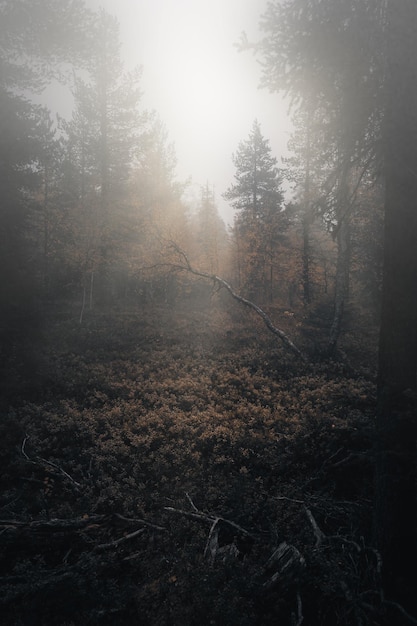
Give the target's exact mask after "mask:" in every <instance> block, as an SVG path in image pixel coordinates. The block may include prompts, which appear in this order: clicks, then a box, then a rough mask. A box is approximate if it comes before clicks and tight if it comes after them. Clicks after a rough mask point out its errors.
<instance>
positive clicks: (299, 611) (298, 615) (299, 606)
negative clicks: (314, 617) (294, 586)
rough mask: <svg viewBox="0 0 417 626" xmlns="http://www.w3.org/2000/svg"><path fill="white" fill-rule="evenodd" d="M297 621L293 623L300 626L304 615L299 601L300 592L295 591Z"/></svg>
mask: <svg viewBox="0 0 417 626" xmlns="http://www.w3.org/2000/svg"><path fill="white" fill-rule="evenodd" d="M297 618H298V619H297V623H296V624H295V626H301V624H302V623H303V621H304V615H303V603H302V601H301V595H300V592H299V591H297Z"/></svg>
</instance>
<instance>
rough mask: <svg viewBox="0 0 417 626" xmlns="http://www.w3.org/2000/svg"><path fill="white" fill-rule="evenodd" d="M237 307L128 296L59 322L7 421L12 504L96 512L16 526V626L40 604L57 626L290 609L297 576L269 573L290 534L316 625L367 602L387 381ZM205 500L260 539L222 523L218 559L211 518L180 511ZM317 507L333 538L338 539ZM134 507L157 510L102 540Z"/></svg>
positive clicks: (247, 617)
mask: <svg viewBox="0 0 417 626" xmlns="http://www.w3.org/2000/svg"><path fill="white" fill-rule="evenodd" d="M232 314H233V307H232ZM233 315H234V319H233V318H231V317H230V315H229V313H226V312H224V311H223V310H222V309H221V308H217V307H216V308H212V309H211V310H209V311H205V312H203V311H201V312H199V313H198V312H195V313H190V312H189V311H188V310H187V309H184V308H181V309H177V310H176V311H172V310H171V311H170V310H169V309H164V308H159V309H155V308H153V309H142V310H141V311H137V312H133V311H132V310H128V309H123V310H113V311H109V312H107V313H102V314H100V315H98V314H97V315H92V314H90V316H89V317H87V318H86V320H85V324H84V325H83V326H82V327H81V328H80V327H78V325H77V322H76V320H74V322H70V321H65V322H61V323H60V324H54V325H53V326H51V328H50V330H49V332H48V333H47V338H48V342H47V344H45V345H49V348H45V351H46V353H45V358H44V359H43V360H42V362H40V363H39V377H40V380H39V387H38V389H37V390H36V389H35V390H33V389H32V391H31V392H30V393H28V394H27V396H26V398H24V397H23V396H22V394H20V396H16V398H15V400H14V401H11V404H10V406H9V409H8V417H7V419H6V418H5V419H4V420H3V423H2V438H1V441H2V445H1V456H2V465H3V467H4V468H5V471H4V472H3V475H2V480H1V487H2V496H1V506H2V507H3V517H5V516H6V517H8V518H10V519H14V520H16V522H15V524H18V522H19V521H22V522H28V521H29V520H38V521H39V522H41V521H42V520H44V521H46V522H47V521H48V520H50V521H51V522H52V523H53V522H54V520H58V519H61V520H73V521H74V520H81V521H79V522H77V523H78V524H79V525H81V526H80V528H79V530H76V531H75V530H71V529H70V528H69V529H68V530H67V531H66V532H64V531H61V532H60V533H59V532H58V533H55V534H54V535H49V541H48V542H47V543H45V539H44V538H42V537H45V535H42V533H41V534H36V532H35V530H33V531H31V530H30V527H27V530H26V531H25V530H21V531H19V528H18V527H16V528H15V529H13V528H11V527H10V528H9V530H5V531H4V532H3V534H2V542H1V555H2V556H1V560H0V567H1V572H2V583H1V584H2V605H3V614H4V615H6V616H7V618H8V619H9V622H10V623H16V624H17V623H19V620H21V622H22V623H26V622H25V620H26V616H27V611H29V608H30V610H31V611H32V612H33V613H36V614H37V615H38V620H39V623H42V624H44V625H45V626H46V625H47V624H55V623H57V620H58V621H63V620H67V621H68V622H70V623H73V624H81V623H86V621H89V622H90V623H93V624H106V623H112V624H116V623H130V622H132V623H133V622H134V621H135V620H136V621H137V620H140V622H141V623H144V624H145V623H148V624H155V623H168V622H171V623H172V622H174V623H181V622H182V623H189V624H193V623H197V622H200V623H204V624H208V623H211V622H213V621H214V622H217V623H228V624H245V623H247V624H257V623H259V624H269V623H271V624H272V623H276V621H277V620H283V621H284V622H285V623H290V620H291V614H292V613H293V614H295V613H296V606H297V603H296V588H295V587H294V586H292V585H290V587H289V588H281V587H280V586H279V585H278V587H274V586H272V587H271V588H269V587H264V586H263V585H264V583H265V576H266V578H268V577H267V574H264V573H263V565H264V564H265V562H266V561H267V560H268V558H269V557H270V556H271V554H272V552H273V551H274V550H275V548H276V547H277V546H278V545H279V544H280V543H281V542H282V541H283V540H285V541H287V542H290V543H292V544H293V545H294V546H296V547H297V548H298V550H300V551H301V553H302V554H303V555H304V557H305V559H306V560H307V562H308V567H307V570H306V571H305V572H304V573H303V575H302V576H301V578H299V580H298V589H299V594H300V597H301V599H302V606H303V612H304V615H305V619H308V622H309V623H311V624H327V623H328V624H347V623H356V622H354V619H353V618H352V622H349V621H348V620H349V619H351V616H355V614H356V613H355V611H359V612H362V613H363V612H364V613H365V614H367V613H368V614H369V609H366V608H363V606H365V604H366V602H365V598H366V593H374V591H375V590H377V588H378V581H377V564H376V559H375V555H374V554H373V552H372V550H370V549H369V548H367V545H366V542H367V538H368V537H369V530H370V522H371V516H370V510H369V497H370V495H371V490H372V476H371V474H372V473H371V466H370V459H371V447H372V438H371V437H372V428H373V404H374V384H373V383H372V382H371V381H369V380H366V379H365V378H363V377H360V376H357V375H356V376H352V375H349V374H348V373H347V371H346V369H345V368H344V366H343V365H341V364H336V363H333V364H332V365H330V366H329V365H326V364H320V363H317V364H316V365H315V366H313V367H311V366H308V367H306V366H305V365H302V364H300V363H296V362H294V361H293V360H292V358H291V357H289V356H288V355H286V354H285V353H283V352H281V350H280V349H279V347H278V346H271V343H270V337H269V336H267V335H266V334H265V332H264V331H263V330H262V327H260V326H259V327H258V326H257V325H256V322H255V326H254V328H255V332H254V330H253V327H252V329H251V327H250V326H248V324H247V321H246V320H244V318H242V317H240V314H239V313H238V311H236V312H235V313H234V314H233ZM186 494H188V499H187V496H186ZM190 501H191V502H192V503H193V506H194V507H195V506H196V505H197V506H198V509H199V510H200V511H202V512H213V513H212V514H214V515H215V516H219V517H222V518H224V519H226V520H231V521H233V522H234V523H235V524H237V525H238V526H240V527H242V528H243V529H247V530H248V531H249V532H250V535H251V537H252V539H250V540H244V537H243V536H240V534H239V532H237V535H236V536H235V538H233V533H230V527H229V526H228V525H227V524H225V523H221V524H220V526H219V545H218V553H217V555H216V556H214V558H213V559H212V561H210V560H207V559H206V558H205V557H204V552H205V547H206V545H207V540H208V533H209V530H210V526H209V525H207V524H206V523H204V522H202V521H198V520H193V519H192V518H188V517H187V516H182V515H181V514H175V513H173V512H170V511H168V510H167V509H166V508H165V507H167V506H168V507H171V508H172V507H173V508H177V509H182V510H184V509H185V510H187V509H188V510H189V511H190V512H191V513H192V512H193V511H194V509H193V508H192V507H191V508H190ZM306 509H307V510H309V511H310V512H311V513H312V514H313V515H314V519H315V520H316V521H317V523H318V525H319V527H320V529H321V531H322V532H323V533H324V534H325V535H326V537H328V539H325V540H324V544H323V548H322V549H317V547H315V546H316V542H315V531H314V528H313V526H312V525H311V524H310V522H309V519H308V517H307V515H306V512H305V511H306ZM115 514H118V515H121V516H123V518H124V519H125V520H133V521H131V522H130V523H128V521H125V522H123V520H119V522H117V519H116V518H114V515H115ZM204 514H205V513H204ZM100 516H104V517H100ZM112 516H113V517H112ZM89 518H91V522H90V524H89V525H85V527H83V526H82V524H83V523H84V524H87V523H86V522H82V520H83V519H84V520H87V521H88V519H89ZM111 520H113V521H111ZM134 520H137V521H136V526H133V528H137V527H138V524H139V525H141V524H140V520H145V521H147V522H148V523H149V524H148V526H143V528H144V530H143V532H142V533H141V534H139V535H138V536H137V537H136V538H135V539H132V540H126V541H125V542H124V543H122V544H120V547H118V548H116V547H115V546H114V547H113V548H98V547H97V546H102V545H104V544H108V543H111V542H112V541H117V540H118V539H120V538H121V537H123V536H124V535H126V533H129V530H128V528H129V524H130V528H132V524H135V521H134ZM138 520H139V521H138ZM123 525H124V526H123ZM156 527H160V529H159V530H158V529H157V528H156ZM161 528H163V529H164V530H161ZM228 529H229V530H228ZM39 532H40V531H39ZM43 532H47V531H46V530H44V531H43ZM15 533H20V534H18V535H16V534H15ZM22 533H23V534H22ZM16 536H18V537H21V539H20V542H21V543H20V548H17V544H16V543H15V541H16V540H15V539H14V537H16ZM361 537H363V538H364V540H363V539H361ZM363 542H364V543H363ZM234 543H235V544H236V550H237V551H238V552H236V554H237V553H238V554H239V557H238V558H236V556H233V554H234V553H233V550H232V548H231V547H230V546H231V545H233V544H234ZM221 546H223V547H224V550H223V552H221V551H220V548H221ZM94 550H95V551H94ZM231 550H232V551H231ZM222 554H223V556H222ZM93 571H94V576H93ZM60 581H61V582H60ZM64 581H66V582H65V584H64ZM342 583H343V584H342ZM65 588H67V590H68V592H66V591H65ZM86 590H88V593H87V594H86ZM122 590H123V591H122ZM69 591H70V593H69ZM22 593H24V594H25V597H26V601H25V603H24V605H21V604H20V602H18V599H19V597H21V594H22ZM56 598H59V604H58V603H57V600H56ZM352 598H354V603H356V604H353V605H352ZM362 605H363V606H362ZM371 614H372V611H371ZM365 623H366V622H365ZM375 623H377V622H375ZM380 623H381V624H382V623H383V622H380Z"/></svg>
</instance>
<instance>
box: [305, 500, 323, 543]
mask: <svg viewBox="0 0 417 626" xmlns="http://www.w3.org/2000/svg"><path fill="white" fill-rule="evenodd" d="M304 510H305V512H306V515H307V517H308V519H309V522H310V524H311V525H312V527H313V531H314V535H315V537H316V548H318V547H319V546H320V544H321V542H322V541H323V539H325V538H326V535H325V534H324V533H323V532H322V531H321V530H320V528H319V525H318V524H317V522H316V520H315V519H314V517H313V514H312V512H311V511H310V509H308V508H307V507H304Z"/></svg>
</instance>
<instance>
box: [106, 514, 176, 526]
mask: <svg viewBox="0 0 417 626" xmlns="http://www.w3.org/2000/svg"><path fill="white" fill-rule="evenodd" d="M114 517H115V518H117V519H119V520H120V521H122V522H126V523H127V524H143V525H144V526H147V527H148V528H153V529H154V530H167V529H166V528H164V527H163V526H157V525H156V524H152V523H151V522H147V521H146V520H144V519H136V518H134V519H132V518H129V517H124V516H123V515H120V513H115V514H114Z"/></svg>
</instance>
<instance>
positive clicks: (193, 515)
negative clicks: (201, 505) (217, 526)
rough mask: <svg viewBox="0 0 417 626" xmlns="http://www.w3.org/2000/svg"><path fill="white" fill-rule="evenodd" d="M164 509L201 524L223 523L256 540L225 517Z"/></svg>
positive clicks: (169, 508) (171, 508) (169, 507)
mask: <svg viewBox="0 0 417 626" xmlns="http://www.w3.org/2000/svg"><path fill="white" fill-rule="evenodd" d="M164 509H165V511H169V512H170V513H178V515H184V516H185V517H189V518H191V519H196V520H199V521H200V522H208V523H209V524H213V523H214V522H216V521H217V522H223V523H224V524H227V525H228V526H231V527H232V528H234V529H235V530H237V531H239V532H240V533H241V534H242V535H245V536H246V537H251V539H255V536H254V535H253V534H252V533H250V532H249V531H248V530H245V529H244V528H242V526H239V524H236V523H235V522H232V521H231V520H228V519H225V518H224V517H218V516H217V515H215V516H214V515H206V513H201V512H199V511H198V512H197V513H195V512H192V511H183V510H182V509H175V508H174V507H172V506H166V507H164Z"/></svg>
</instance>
